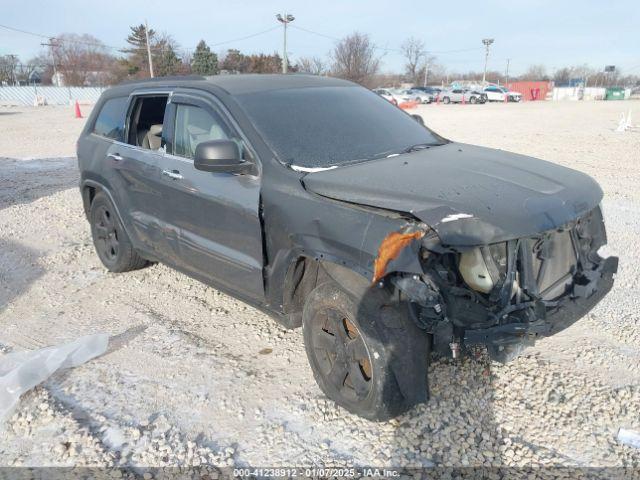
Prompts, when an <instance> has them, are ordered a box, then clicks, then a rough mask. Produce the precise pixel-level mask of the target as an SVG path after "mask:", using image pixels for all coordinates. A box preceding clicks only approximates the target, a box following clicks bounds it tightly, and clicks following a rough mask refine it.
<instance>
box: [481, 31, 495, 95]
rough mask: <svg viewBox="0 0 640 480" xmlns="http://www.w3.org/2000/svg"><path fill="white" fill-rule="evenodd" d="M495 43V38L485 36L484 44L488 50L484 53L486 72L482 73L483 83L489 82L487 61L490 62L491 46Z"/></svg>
mask: <svg viewBox="0 0 640 480" xmlns="http://www.w3.org/2000/svg"><path fill="white" fill-rule="evenodd" d="M492 43H493V38H483V39H482V44H483V45H484V46H485V48H486V52H485V55H484V73H483V74H482V85H485V84H486V83H487V63H488V62H489V47H490V46H491V44H492Z"/></svg>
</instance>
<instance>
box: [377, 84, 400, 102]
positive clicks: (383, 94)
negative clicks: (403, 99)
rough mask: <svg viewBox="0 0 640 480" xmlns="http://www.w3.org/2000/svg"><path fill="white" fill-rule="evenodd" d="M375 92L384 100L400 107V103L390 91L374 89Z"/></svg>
mask: <svg viewBox="0 0 640 480" xmlns="http://www.w3.org/2000/svg"><path fill="white" fill-rule="evenodd" d="M373 92H374V93H377V94H378V95H380V96H381V97H382V98H384V99H385V100H387V101H389V102H391V103H393V104H394V105H398V101H397V100H396V99H395V97H394V96H393V94H392V93H391V92H390V91H389V90H387V89H386V88H374V89H373Z"/></svg>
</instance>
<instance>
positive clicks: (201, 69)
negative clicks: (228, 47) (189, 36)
mask: <svg viewBox="0 0 640 480" xmlns="http://www.w3.org/2000/svg"><path fill="white" fill-rule="evenodd" d="M191 71H192V73H195V74H196V75H215V74H217V73H218V56H217V55H216V54H215V53H213V52H212V51H211V49H210V48H209V46H208V45H207V44H206V43H205V41H204V40H200V42H199V43H198V46H197V47H196V51H195V52H194V53H193V58H192V59H191Z"/></svg>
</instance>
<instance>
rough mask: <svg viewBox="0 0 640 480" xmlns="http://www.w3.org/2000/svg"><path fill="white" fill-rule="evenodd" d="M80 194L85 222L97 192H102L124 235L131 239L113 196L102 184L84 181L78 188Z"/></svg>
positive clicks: (88, 180) (95, 181)
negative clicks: (120, 224) (113, 210)
mask: <svg viewBox="0 0 640 480" xmlns="http://www.w3.org/2000/svg"><path fill="white" fill-rule="evenodd" d="M80 192H81V194H82V206H83V208H84V213H85V215H86V217H87V220H88V219H89V214H90V212H91V204H92V203H93V200H94V199H95V197H96V195H97V194H98V193H99V192H104V194H105V195H107V197H109V200H110V201H111V204H112V205H113V208H114V209H115V210H116V214H117V215H118V218H119V219H120V222H121V223H122V227H123V228H124V230H125V232H126V234H127V235H129V238H132V237H131V232H130V231H129V228H128V226H127V223H126V222H125V221H124V217H123V216H122V214H121V213H120V209H119V208H118V204H117V203H116V201H115V199H114V197H113V194H112V193H111V191H110V189H109V188H108V187H107V186H106V185H105V184H104V183H102V182H99V181H97V180H91V179H87V180H84V181H83V182H82V186H81V187H80Z"/></svg>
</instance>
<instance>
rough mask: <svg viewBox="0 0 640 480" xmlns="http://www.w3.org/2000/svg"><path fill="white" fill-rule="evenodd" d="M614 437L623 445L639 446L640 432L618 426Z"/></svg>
mask: <svg viewBox="0 0 640 480" xmlns="http://www.w3.org/2000/svg"><path fill="white" fill-rule="evenodd" d="M616 438H617V439H618V441H619V442H620V443H622V444H624V445H628V446H629V447H633V448H640V432H636V431H635V430H627V429H626V428H620V429H618V435H617V436H616Z"/></svg>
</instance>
